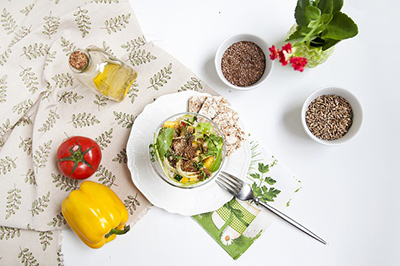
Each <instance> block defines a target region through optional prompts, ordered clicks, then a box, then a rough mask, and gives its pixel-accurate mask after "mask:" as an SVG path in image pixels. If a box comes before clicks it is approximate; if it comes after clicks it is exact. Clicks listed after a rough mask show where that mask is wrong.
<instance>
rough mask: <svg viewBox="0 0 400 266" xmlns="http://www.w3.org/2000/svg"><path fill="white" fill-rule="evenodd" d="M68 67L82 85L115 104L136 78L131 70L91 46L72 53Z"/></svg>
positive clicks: (119, 61)
mask: <svg viewBox="0 0 400 266" xmlns="http://www.w3.org/2000/svg"><path fill="white" fill-rule="evenodd" d="M69 66H70V68H71V69H72V71H73V72H74V73H75V75H76V78H77V79H78V80H79V81H80V82H81V83H82V84H83V85H85V86H86V87H89V88H91V89H92V90H94V91H95V92H98V93H100V94H102V95H104V96H106V97H107V98H109V99H111V100H114V101H117V102H121V101H122V100H123V99H124V98H125V96H126V94H127V93H128V91H129V89H130V88H131V86H132V84H133V82H135V80H136V78H137V72H136V71H135V70H134V69H133V68H131V67H130V66H128V65H127V64H125V63H124V62H123V61H121V60H119V59H118V58H115V57H114V56H112V55H110V54H109V53H107V52H105V51H103V50H101V49H100V48H98V47H96V46H93V45H91V46H89V47H87V48H86V49H84V50H80V49H78V50H75V51H74V52H72V53H71V55H70V57H69Z"/></svg>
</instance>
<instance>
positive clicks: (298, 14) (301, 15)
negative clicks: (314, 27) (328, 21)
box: [294, 0, 310, 27]
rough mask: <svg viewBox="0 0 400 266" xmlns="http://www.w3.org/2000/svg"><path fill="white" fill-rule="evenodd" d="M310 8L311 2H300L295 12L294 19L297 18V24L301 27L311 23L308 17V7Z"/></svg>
mask: <svg viewBox="0 0 400 266" xmlns="http://www.w3.org/2000/svg"><path fill="white" fill-rule="evenodd" d="M307 6H310V0H298V1H297V5H296V9H295V11H294V17H295V18H296V23H297V25H299V26H300V27H303V26H305V25H307V24H308V23H309V22H310V21H309V20H308V18H307V16H306V7H307Z"/></svg>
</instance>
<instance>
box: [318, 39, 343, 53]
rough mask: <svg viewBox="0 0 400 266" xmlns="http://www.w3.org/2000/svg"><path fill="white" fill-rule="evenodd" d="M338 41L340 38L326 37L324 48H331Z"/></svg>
mask: <svg viewBox="0 0 400 266" xmlns="http://www.w3.org/2000/svg"><path fill="white" fill-rule="evenodd" d="M338 42H340V41H338V40H332V39H325V42H324V44H323V46H322V50H323V51H325V50H327V49H329V48H331V47H332V46H334V45H336V44H337V43H338Z"/></svg>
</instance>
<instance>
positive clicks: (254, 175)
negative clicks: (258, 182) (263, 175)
mask: <svg viewBox="0 0 400 266" xmlns="http://www.w3.org/2000/svg"><path fill="white" fill-rule="evenodd" d="M250 176H251V177H252V178H254V179H260V174H259V173H252V174H250Z"/></svg>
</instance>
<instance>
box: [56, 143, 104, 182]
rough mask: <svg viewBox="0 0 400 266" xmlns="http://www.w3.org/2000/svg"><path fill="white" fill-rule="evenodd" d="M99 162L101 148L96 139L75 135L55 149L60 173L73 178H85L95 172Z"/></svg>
mask: <svg viewBox="0 0 400 266" xmlns="http://www.w3.org/2000/svg"><path fill="white" fill-rule="evenodd" d="M100 162H101V149H100V147H99V145H98V144H97V143H96V141H94V140H92V139H90V138H86V137H82V136H75V137H71V138H68V139H67V140H65V141H64V142H63V143H62V144H61V145H60V147H59V148H58V150H57V165H58V168H59V169H60V171H61V173H63V174H64V175H65V176H68V177H70V178H73V179H86V178H88V177H90V176H91V175H93V173H94V172H96V170H97V168H98V167H99V165H100Z"/></svg>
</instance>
